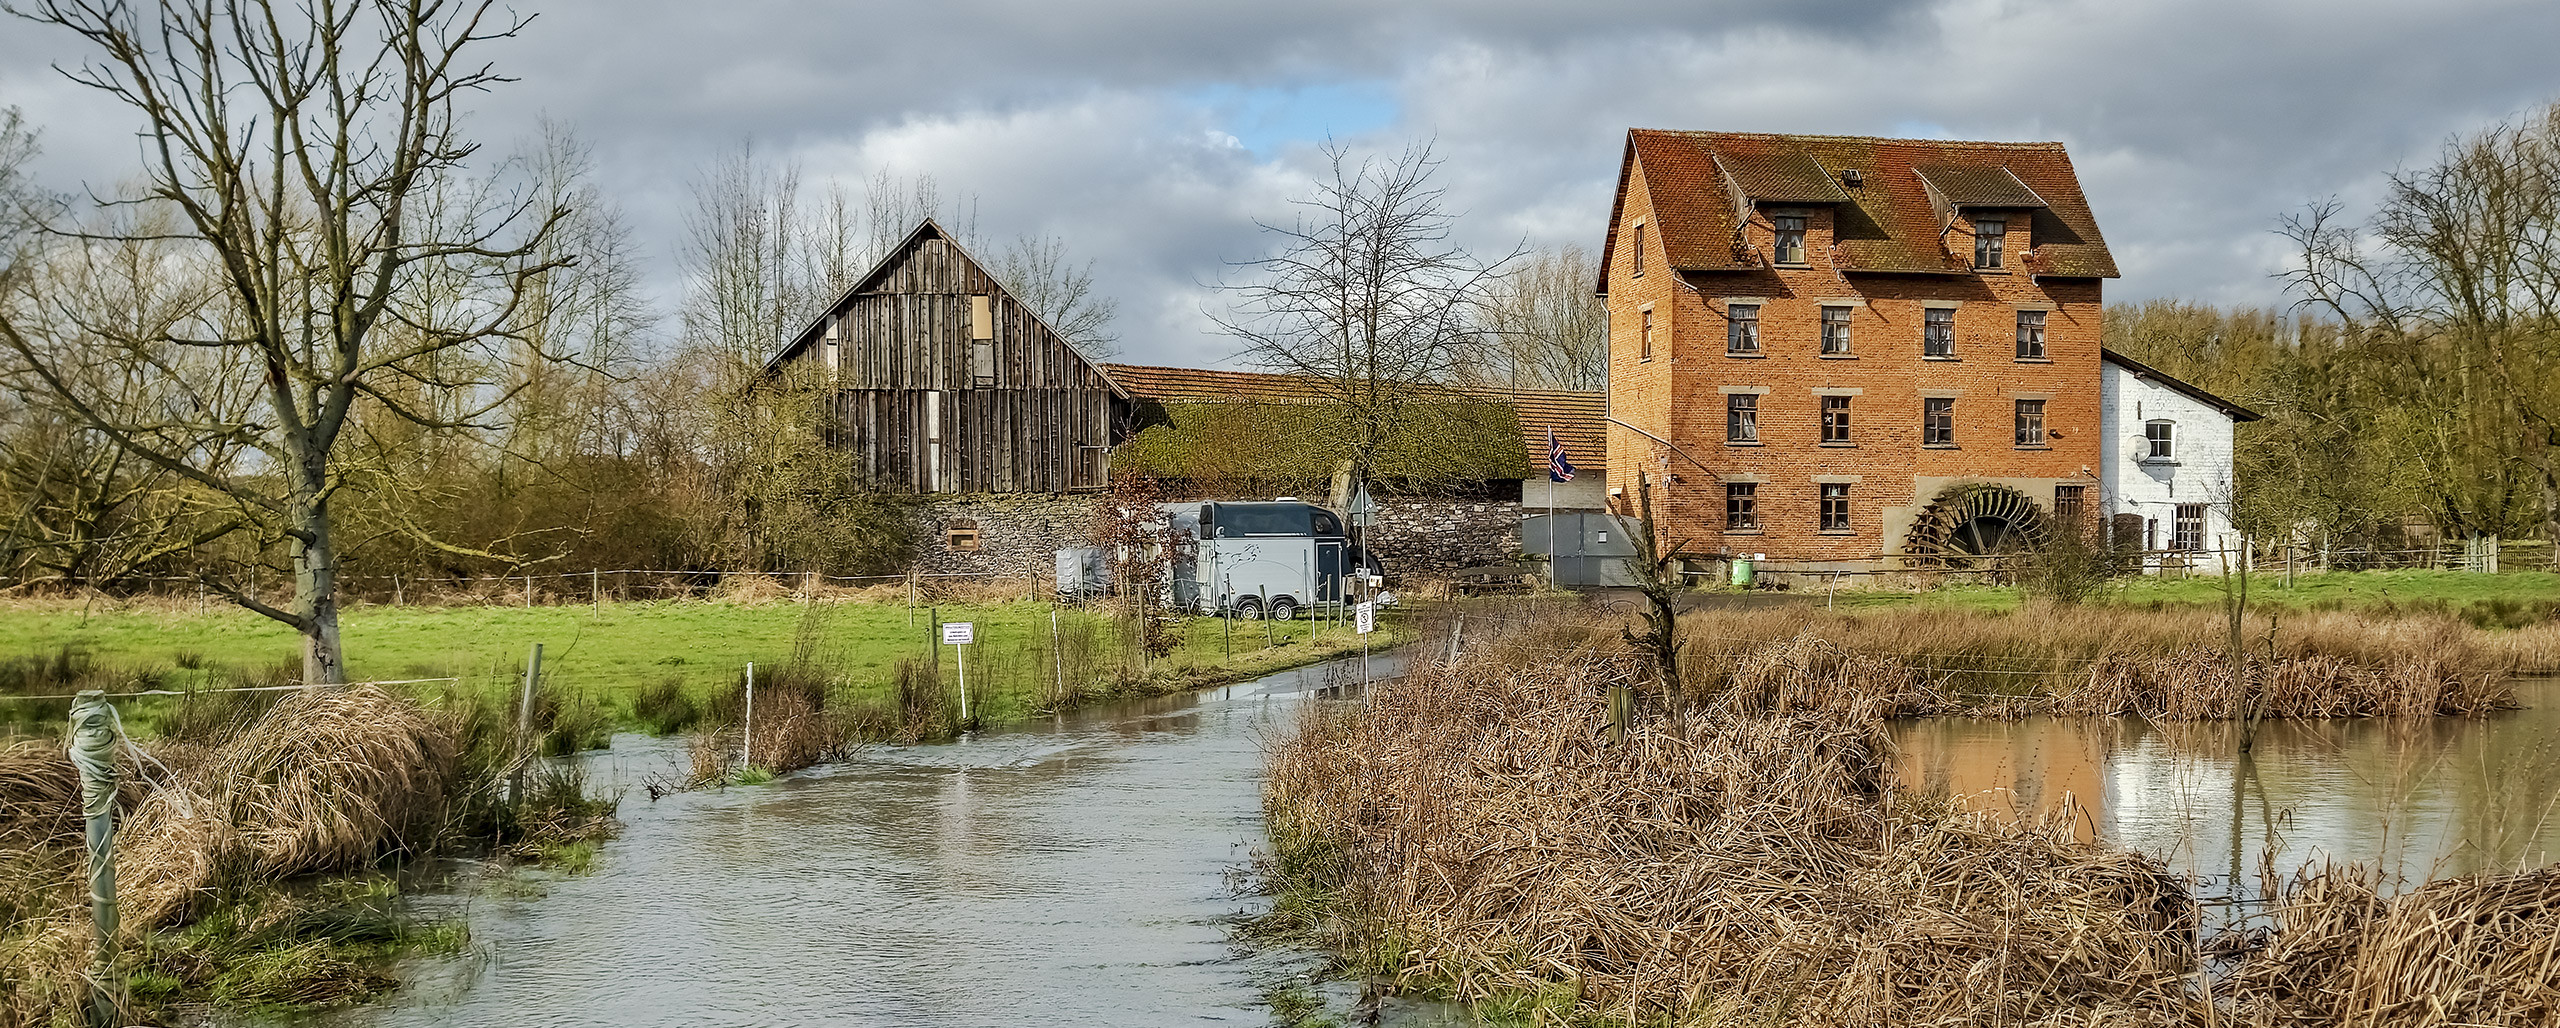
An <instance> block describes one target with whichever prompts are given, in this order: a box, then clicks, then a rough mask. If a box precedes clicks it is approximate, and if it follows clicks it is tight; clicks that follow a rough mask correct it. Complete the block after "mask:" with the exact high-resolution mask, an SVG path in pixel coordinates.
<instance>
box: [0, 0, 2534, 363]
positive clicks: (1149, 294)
mask: <svg viewBox="0 0 2560 1028" xmlns="http://www.w3.org/2000/svg"><path fill="white" fill-rule="evenodd" d="M518 9H519V10H520V11H526V12H533V13H538V15H539V17H538V18H537V19H536V21H535V22H534V23H533V24H532V26H531V27H529V28H528V29H527V30H526V31H525V33H524V34H523V36H522V37H521V38H520V39H517V40H514V41H509V42H506V43H502V44H499V45H497V46H494V47H492V48H491V49H490V51H489V55H490V56H491V58H492V59H494V60H496V61H497V62H499V64H500V67H501V70H503V71H506V72H509V73H511V74H514V75H516V76H518V77H519V79H520V81H518V82H515V83H513V84H511V85H507V86H503V87H501V88H500V89H499V90H498V91H497V92H495V93H493V94H491V95H489V96H486V97H483V98H481V99H479V100H477V101H476V102H475V111H474V115H473V117H474V119H475V120H474V124H475V125H476V126H477V127H478V132H479V134H480V135H481V137H482V138H484V139H488V140H490V141H492V142H495V143H498V144H500V145H501V146H504V145H506V144H508V143H510V142H512V141H515V140H519V139H522V138H525V137H526V136H528V135H529V134H530V133H531V132H532V131H533V130H534V127H535V126H536V125H537V124H538V123H539V122H540V120H541V119H543V118H545V117H548V118H550V119H552V120H554V121H557V122H561V123H564V124H566V125H568V126H570V127H572V128H574V129H575V130H576V131H577V132H578V133H579V134H580V135H582V136H583V137H584V138H585V139H586V140H587V141H588V142H589V143H590V144H592V146H593V147H594V149H595V151H596V154H597V156H598V158H599V159H600V162H601V164H602V173H603V183H604V185H605V186H606V188H607V189H608V190H609V191H610V192H611V193H612V194H613V195H614V196H615V197H616V198H617V199H618V201H619V203H620V204H621V205H622V207H623V210H624V213H625V215H626V217H627V218H628V219H629V220H630V221H631V223H632V224H633V225H634V226H635V227H636V228H637V230H638V231H639V233H640V235H641V239H642V242H643V243H644V245H646V246H647V247H648V248H649V250H650V253H651V254H652V261H653V264H652V268H651V280H652V282H653V283H654V285H653V289H654V290H655V291H656V292H657V293H658V294H659V295H660V296H661V297H662V299H663V301H664V302H665V303H666V304H669V305H672V303H673V302H674V300H675V298H676V296H677V295H678V294H680V292H681V287H682V282H681V276H680V274H679V273H678V271H677V268H676V262H675V258H674V252H675V247H676V245H677V243H678V241H679V239H680V236H681V232H682V223H683V216H684V212H685V209H686V205H687V193H686V188H687V184H688V182H689V181H691V180H692V179H693V178H694V177H695V176H696V175H698V174H699V173H700V171H701V170H702V168H703V166H704V165H705V164H706V163H707V162H708V161H710V160H711V159H712V157H713V156H714V155H715V154H717V153H719V152H720V151H721V150H722V149H723V148H730V147H735V146H737V145H739V143H740V142H741V141H744V140H753V141H754V143H755V146H756V148H757V150H758V151H759V152H762V153H766V154H770V155H775V156H778V157H782V158H786V159H789V160H793V161H796V162H797V163H798V164H799V165H800V167H801V168H802V169H803V174H804V175H805V176H806V177H809V178H812V179H825V178H838V179H841V180H843V181H845V182H848V183H853V184H857V185H858V184H859V183H861V182H863V181H865V180H867V179H869V178H870V177H872V176H873V175H874V174H876V173H878V172H880V171H883V170H886V171H889V172H890V173H892V174H897V175H917V174H930V175H931V176H933V177H934V178H935V179H936V180H937V181H938V182H939V183H940V184H941V187H942V191H943V193H944V194H945V196H946V198H949V197H968V196H973V197H975V200H976V218H977V222H978V227H979V229H980V231H981V232H982V233H983V234H984V235H985V236H987V237H990V238H996V239H1005V238H1010V237H1013V236H1016V235H1019V234H1023V233H1030V232H1048V233H1053V234H1055V235H1057V236H1060V237H1062V238H1063V239H1065V240H1066V241H1067V243H1068V244H1069V246H1070V247H1071V248H1072V249H1073V251H1074V252H1075V254H1076V255H1077V256H1078V257H1079V258H1090V259H1091V260H1093V261H1094V262H1095V263H1094V272H1095V277H1096V279H1097V280H1098V282H1099V283H1100V285H1101V286H1102V287H1103V288H1104V289H1105V290H1107V291H1108V292H1109V293H1111V294H1112V295H1115V296H1117V297H1118V298H1119V300H1120V303H1121V308H1120V317H1119V321H1118V323H1117V325H1116V326H1115V327H1116V330H1117V331H1118V333H1119V334H1120V336H1121V337H1122V343H1121V348H1122V351H1123V354H1124V356H1125V357H1126V358H1127V359H1132V360H1141V361H1151V362H1163V363H1174V364H1195V365H1216V364H1219V363H1222V362H1225V361H1226V360H1228V358H1229V353H1230V351H1231V349H1232V347H1231V345H1230V344H1229V343H1228V342H1227V341H1226V340H1224V339H1221V338H1219V337H1217V336H1215V335H1213V334H1211V333H1210V331H1209V330H1208V326H1207V324H1206V322H1205V319H1204V318H1203V316H1202V313H1201V309H1202V305H1203V304H1204V303H1207V304H1214V303H1217V302H1218V300H1217V298H1216V296H1215V295H1214V294H1213V293H1212V292H1210V291H1208V290H1207V289H1205V288H1204V286H1203V284H1204V283H1207V282H1210V281H1213V280H1215V279H1216V278H1217V277H1218V276H1219V275H1220V273H1221V271H1222V269H1223V268H1224V267H1225V265H1226V263H1227V262H1233V261H1239V260H1247V259H1250V258H1252V257H1254V256H1257V255H1259V254H1260V253H1262V252H1263V250H1264V249H1265V247H1266V246H1267V245H1268V241H1267V239H1266V238H1265V237H1263V236H1262V235H1261V234H1260V233H1259V231H1258V230H1257V229H1256V228H1255V224H1254V222H1255V219H1257V218H1260V219H1264V220H1275V219H1285V218H1287V217H1288V216H1289V206H1288V200H1289V198H1290V197H1292V196H1295V195H1301V194H1303V193H1304V192H1305V191H1306V189H1307V183H1308V181H1309V179H1308V176H1309V174H1310V172H1311V171H1312V170H1313V167H1314V165H1315V163H1316V161H1317V160H1318V154H1317V152H1316V150H1317V147H1318V145H1319V144H1320V143H1321V142H1322V141H1323V140H1324V139H1325V138H1327V137H1328V136H1330V137H1331V138H1333V139H1336V140H1339V141H1342V142H1344V143H1347V144H1349V145H1351V146H1352V147H1354V148H1358V149H1366V150H1380V151H1392V150H1394V149H1397V148H1399V147H1401V146H1403V145H1404V144H1406V143H1407V142H1409V141H1413V140H1417V139H1425V138H1428V139H1434V140H1436V145H1437V147H1438V149H1439V152H1440V153H1441V154H1442V155H1443V156H1444V157H1445V158H1446V159H1447V164H1446V166H1445V168H1444V171H1443V174H1444V177H1445V184H1446V185H1447V186H1448V187H1449V189H1450V193H1451V196H1452V199H1453V201H1454V203H1455V205H1456V206H1458V207H1459V208H1461V209H1462V210H1464V211H1465V212H1466V218H1465V221H1464V223H1463V226H1462V231H1463V232H1464V234H1465V235H1466V237H1467V238H1468V239H1469V240H1470V241H1472V242H1474V243H1476V244H1478V245H1480V246H1485V247H1503V246H1507V245H1508V244H1510V243H1512V242H1516V241H1519V240H1522V239H1525V240H1527V241H1528V242H1529V243H1530V244H1532V245H1537V246H1557V245H1564V244H1581V245H1583V246H1586V247H1594V248H1596V246H1597V244H1598V240H1599V234H1600V231H1601V228H1602V223H1603V222H1604V220H1605V219H1606V217H1607V213H1608V202H1609V193H1610V188H1611V185H1612V184H1613V182H1614V178H1615V176H1616V173H1617V162H1618V157H1619V152H1620V147H1621V144H1622V140H1623V134H1624V132H1625V130H1626V129H1627V128H1628V127H1630V126H1644V127H1655V128H1696V129H1730V130H1748V131H1770V132H1821V133H1854V134H1875V135H1900V136H1924V137H1952V138H1979V139H2033V140H2047V139H2051V140H2061V141H2063V142H2065V143H2067V144H2069V146H2070V148H2071V152H2072V156H2073V158H2074V159H2075V161H2076V162H2077V164H2078V166H2079V169H2080V174H2081V177H2082V179H2083V181H2084V183H2085V185H2086V187H2087V189H2088V192H2089V196H2090V200H2091V203H2092V204H2093V206H2094V207H2095V208H2096V211H2097V215H2098V218H2099V222H2100V225H2101V227H2102V228H2103V229H2104V231H2105V232H2106V235H2107V238H2108V241H2109V242H2110V243H2111V244H2112V246H2113V248H2114V250H2115V252H2116V256H2117V262H2118V264H2119V265H2120V266H2121V268H2122V269H2123V271H2124V278H2123V279H2122V280H2120V281H2118V282H2115V283H2112V284H2110V286H2109V294H2108V295H2109V297H2110V298H2111V299H2144V298H2150V297H2163V296H2174V297H2185V298H2192V299H2198V300H2205V301H2211V302H2217V303H2262V304H2263V303H2274V302H2279V301H2280V300H2281V299H2282V296H2281V292H2280V289H2279V287H2278V285H2277V283H2276V282H2274V281H2273V280H2271V279H2270V278H2269V272H2270V271H2271V270H2273V269H2274V268H2275V267H2277V266H2278V265H2279V264H2280V263H2281V261H2282V259H2283V246H2282V243H2281V241H2280V240H2279V239H2277V238H2276V237H2275V236H2274V235H2273V234H2272V233H2271V229H2272V228H2273V227H2274V224H2275V219H2276V218H2277V217H2278V216H2279V215H2281V214H2283V213H2285V212H2287V211H2291V210H2295V209H2298V208H2299V207H2300V206H2301V205H2302V204H2304V203H2306V202H2309V201H2312V200H2316V199H2320V198H2323V197H2329V196H2336V197H2339V198H2340V199H2342V200H2344V201H2345V202H2346V203H2348V204H2349V206H2350V208H2351V210H2354V211H2356V212H2359V213H2361V212H2362V211H2364V210H2366V209H2369V205H2370V203H2371V201H2372V200H2373V198H2374V197H2375V196H2376V195H2377V194H2378V192H2379V189H2380V186H2381V184H2382V181H2383V178H2384V176H2386V175H2387V174H2388V173H2390V172H2391V171H2392V170H2394V169H2395V168H2401V167H2406V166H2411V165H2415V164H2420V163H2423V162H2425V161H2426V160H2428V159H2429V158H2430V157H2431V156H2432V155H2433V154H2434V153H2435V152H2436V151H2437V149H2438V148H2439V147H2440V146H2442V144H2443V143H2444V141H2445V140H2446V139H2447V138H2448V137H2449V136H2451V135H2453V134H2456V133H2461V132H2467V131H2472V130H2476V129H2479V128H2481V127H2483V126H2486V125H2490V124H2493V123H2495V122H2497V121H2500V120H2502V119H2508V118H2512V117H2515V116H2517V115H2519V114H2521V113H2522V112H2524V111H2526V110H2527V109H2529V108H2532V107H2535V106H2537V105H2539V104H2541V103H2544V102H2546V101H2549V100H2552V99H2555V98H2560V65H2555V63H2554V62H2552V61H2551V60H2550V59H2549V54H2550V52H2551V50H2552V49H2553V47H2554V44H2560V4H2554V3H2551V2H2549V0H2436V2H2432V3H2419V2H2406V3H2378V2H2368V0H2318V2H2311V0H2293V2H2272V0H2271V2H2260V0H2163V2H2134V0H2065V2H2044V3H2039V2H2027V0H1953V2H1941V3H1903V2H1883V0H1878V2H1844V0H1794V2H1783V3H1763V4H1733V3H1721V2H1714V0H1660V2H1632V3H1611V4H1604V3H1593V2H1582V3H1557V2H1549V3H1534V2H1526V0H1484V2H1477V3H1458V2H1450V0H1441V2H1426V3H1405V4H1389V3H1378V2H1371V0H1318V2H1311V3H1298V4H1273V3H1254V4H1238V3H1202V2H1190V3H1162V2H1156V3H1144V2H1138V0H1089V2H1078V3H1059V2H1021V0H928V2H902V3H811V2H801V3H782V2H773V0H728V2H724V3H703V2H700V0H619V2H610V3H607V2H570V0H547V2H546V0H528V2H526V3H524V4H522V5H521V6H520V7H519V8H518ZM82 56H83V55H82V53H81V51H80V50H79V49H78V44H77V40H75V39H72V38H70V37H68V36H65V35H62V34H60V33H58V32H55V31H51V30H47V29H43V28H40V27H36V26H32V25H28V24H26V23H22V22H21V23H14V24H8V25H7V26H6V27H5V29H0V105H16V106H18V107H20V108H22V109H23V110H24V111H25V113H26V114H27V116H28V118H29V119H30V120H31V121H32V122H34V123H35V124H36V125H37V126H39V128H40V129H41V130H42V132H43V140H44V144H45V146H46V150H47V152H46V155H45V157H44V159H43V162H42V164H41V165H40V166H39V168H38V173H39V174H40V175H41V176H42V177H43V178H44V179H45V180H46V182H47V184H49V185H52V186H54V187H55V188H58V189H66V190H67V189H76V188H78V187H79V186H80V185H81V184H83V183H88V184H93V185H98V186H106V185H110V184H112V183H113V182H114V181H115V180H116V179H117V178H119V177H121V176H122V175H124V174H126V173H127V169H129V168H131V167H133V166H134V162H135V160H136V157H135V145H134V140H133V137H132V135H131V130H132V121H131V119H130V117H129V116H128V115H127V114H126V113H125V112H123V111H121V110H119V109H117V108H115V107H113V106H112V105H110V104H108V103H107V102H105V101H104V100H103V99H102V98H101V97H98V96H97V95H95V94H91V93H86V92H84V91H83V90H81V89H80V88H78V87H76V86H72V85H70V84H68V83H66V82H64V81H62V79H61V78H60V76H59V75H57V74H55V73H54V72H53V71H52V70H51V65H53V64H55V63H58V62H73V61H77V60H78V59H80V58H81V57H82ZM670 324H672V319H670Z"/></svg>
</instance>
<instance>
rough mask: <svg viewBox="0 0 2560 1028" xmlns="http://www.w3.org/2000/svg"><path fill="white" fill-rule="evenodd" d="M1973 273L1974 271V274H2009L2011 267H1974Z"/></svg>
mask: <svg viewBox="0 0 2560 1028" xmlns="http://www.w3.org/2000/svg"><path fill="white" fill-rule="evenodd" d="M1973 273H1974V274H1976V275H2006V274H2008V273H2009V269H2007V268H1975V269H1973Z"/></svg>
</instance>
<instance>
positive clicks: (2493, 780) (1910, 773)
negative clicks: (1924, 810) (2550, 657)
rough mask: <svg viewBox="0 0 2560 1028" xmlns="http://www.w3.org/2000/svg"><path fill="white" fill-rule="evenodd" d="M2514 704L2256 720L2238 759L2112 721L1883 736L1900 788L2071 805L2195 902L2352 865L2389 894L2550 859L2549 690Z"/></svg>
mask: <svg viewBox="0 0 2560 1028" xmlns="http://www.w3.org/2000/svg"><path fill="white" fill-rule="evenodd" d="M2517 697H2518V699H2519V700H2521V701H2522V702H2523V703H2524V705H2525V706H2524V709H2521V710H2512V711H2504V712H2501V713H2497V714H2492V715H2489V716H2487V717H2482V718H2439V719H2434V720H2428V721H2416V722H2398V721H2384V720H2354V721H2274V720H2271V721H2265V722H2261V723H2260V726H2259V730H2258V732H2259V735H2258V740H2257V743H2256V745H2255V747H2253V752H2252V754H2251V756H2250V758H2249V759H2248V760H2246V761H2245V762H2244V761H2243V759H2242V758H2241V757H2240V756H2239V752H2238V751H2239V738H2238V729H2237V727H2236V726H2234V725H2231V724H2228V723H2163V724H2151V723H2145V722H2142V721H2136V720H2132V719H2112V718H2027V719H2024V720H2018V721H1974V720H1967V719H1962V718H1931V719H1926V720H1918V721H1905V722H1897V723H1896V724H1895V725H1894V726H1893V733H1894V737H1895V742H1896V743H1897V744H1898V745H1899V749H1900V751H1901V752H1900V757H1899V760H1900V773H1901V778H1902V781H1903V782H1904V784H1905V785H1906V786H1910V787H1914V788H1918V789H1921V790H1923V791H1930V792H1937V793H1943V794H1946V795H1950V796H1953V797H1956V798H1958V799H1959V800H1961V801H1963V802H1965V803H1967V804H1969V805H1972V806H1974V807H1977V808H1983V809H1991V810H1997V811H2001V812H2004V813H2009V814H2016V813H2020V812H2029V811H2047V810H2052V809H2054V808H2055V807H2056V806H2057V805H2059V804H2060V803H2061V802H2062V799H2063V797H2064V796H2065V795H2068V796H2070V797H2071V798H2072V799H2073V801H2074V802H2076V803H2077V804H2078V805H2079V807H2080V808H2081V811H2082V814H2083V817H2082V819H2081V820H2080V822H2079V824H2078V826H2077V828H2078V832H2079V834H2080V835H2081V837H2082V838H2096V839H2100V840H2103V841H2107V842H2110V843H2114V844H2117V845H2122V846H2127V847H2130V848H2133V849H2137V850H2141V851H2145V852H2149V853H2152V854H2155V855H2158V856H2161V857H2163V858H2166V859H2167V860H2168V861H2169V862H2170V864H2171V865H2172V866H2174V867H2176V868H2177V869H2178V870H2180V871H2182V872H2186V873H2189V874H2192V875H2194V876H2195V877H2196V878H2197V879H2198V881H2199V888H2200V891H2202V892H2204V893H2206V894H2208V895H2214V894H2230V893H2231V892H2232V891H2234V884H2235V883H2234V878H2235V875H2236V878H2237V880H2236V891H2237V893H2238V894H2241V895H2244V896H2245V895H2248V894H2251V893H2253V892H2254V891H2255V887H2256V885H2257V879H2258V877H2259V873H2260V868H2261V866H2262V861H2271V862H2272V864H2273V866H2274V867H2275V868H2276V869H2277V870H2278V871H2279V872H2290V871H2291V870H2293V869H2294V868H2297V867H2301V866H2303V865H2304V864H2306V863H2314V862H2319V861H2327V860H2335V861H2358V862H2364V863H2368V864H2373V865H2376V866H2378V867H2380V868H2381V869H2382V870H2383V871H2384V872H2385V873H2386V874H2388V875H2391V876H2393V877H2395V878H2396V879H2398V880H2399V881H2400V883H2401V884H2403V885H2405V884H2412V883H2418V882H2424V881H2426V880H2427V879H2429V878H2435V877H2442V876H2445V875H2451V874H2470V873H2474V872H2480V871H2491V870H2500V869H2508V868H2515V867H2539V866H2542V865H2545V864H2549V863H2551V862H2552V859H2553V855H2554V853H2555V852H2560V749H2555V744H2556V743H2560V681H2555V680H2552V679H2547V678H2538V679H2531V680H2527V681H2524V682H2521V683H2519V685H2518V689H2517Z"/></svg>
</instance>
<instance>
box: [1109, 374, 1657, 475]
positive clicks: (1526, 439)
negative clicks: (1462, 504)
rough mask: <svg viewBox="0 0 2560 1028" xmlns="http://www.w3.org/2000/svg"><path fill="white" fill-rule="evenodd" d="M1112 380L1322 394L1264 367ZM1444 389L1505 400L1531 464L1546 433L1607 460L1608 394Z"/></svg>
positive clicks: (1312, 397) (1175, 397)
mask: <svg viewBox="0 0 2560 1028" xmlns="http://www.w3.org/2000/svg"><path fill="white" fill-rule="evenodd" d="M1103 370H1104V371H1106V372H1108V373H1109V374H1110V376H1111V379H1112V381H1115V382H1118V383H1119V384H1120V386H1121V388H1124V389H1127V390H1128V391H1129V394H1130V395H1132V396H1135V397H1137V398H1139V399H1144V400H1156V401H1158V402H1174V403H1239V402H1241V403H1316V402H1321V401H1322V399H1323V396H1322V393H1321V392H1320V391H1319V390H1317V389H1316V388H1315V386H1314V385H1313V384H1312V383H1310V382H1309V381H1308V380H1307V379H1305V378H1303V377H1301V376H1298V375H1284V374H1277V373H1274V372H1268V371H1214V370H1211V369H1208V368H1168V367H1157V366H1151V365H1143V364H1106V365H1104V366H1103ZM1440 388H1446V391H1447V392H1449V393H1451V394H1455V395H1459V396H1466V397H1472V398H1475V399H1481V400H1491V401H1494V402H1497V403H1505V404H1509V405H1510V406H1511V408H1512V409H1513V410H1514V411H1517V412H1518V413H1519V416H1520V437H1521V441H1522V442H1523V443H1524V444H1526V446H1527V448H1528V452H1529V460H1530V462H1531V463H1532V464H1533V465H1537V464H1543V463H1545V461H1546V455H1547V432H1548V430H1550V429H1552V430H1554V432H1555V434H1556V441H1557V442H1559V443H1562V444H1564V448H1565V454H1566V456H1568V457H1569V458H1571V459H1572V461H1573V463H1574V464H1575V465H1576V466H1579V467H1586V468H1596V467H1600V466H1602V465H1604V464H1606V463H1607V462H1608V443H1609V433H1608V428H1607V421H1608V415H1609V394H1607V393H1602V392H1592V391H1585V390H1578V389H1500V388H1488V387H1464V388H1448V387H1440Z"/></svg>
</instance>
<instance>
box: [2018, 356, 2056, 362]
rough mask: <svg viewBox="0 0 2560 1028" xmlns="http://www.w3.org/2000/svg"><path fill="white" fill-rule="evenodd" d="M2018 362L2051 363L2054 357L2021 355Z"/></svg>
mask: <svg viewBox="0 0 2560 1028" xmlns="http://www.w3.org/2000/svg"><path fill="white" fill-rule="evenodd" d="M2018 363H2020V364H2051V363H2053V358H2051V357H2020V358H2018Z"/></svg>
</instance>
